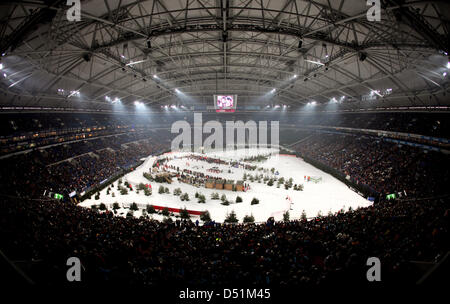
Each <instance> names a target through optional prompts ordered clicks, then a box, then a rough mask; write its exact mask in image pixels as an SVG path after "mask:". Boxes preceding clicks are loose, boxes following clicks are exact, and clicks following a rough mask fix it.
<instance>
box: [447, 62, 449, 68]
mask: <svg viewBox="0 0 450 304" xmlns="http://www.w3.org/2000/svg"><path fill="white" fill-rule="evenodd" d="M447 69H450V61H449V62H447Z"/></svg>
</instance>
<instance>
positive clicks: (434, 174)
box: [293, 133, 450, 197]
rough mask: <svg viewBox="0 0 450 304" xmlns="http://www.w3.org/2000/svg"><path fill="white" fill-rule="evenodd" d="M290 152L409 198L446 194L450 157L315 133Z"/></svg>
mask: <svg viewBox="0 0 450 304" xmlns="http://www.w3.org/2000/svg"><path fill="white" fill-rule="evenodd" d="M293 149H294V150H295V151H298V152H300V154H301V155H303V156H307V157H310V158H312V159H315V160H317V161H319V162H321V163H323V164H325V165H327V166H329V167H331V168H333V169H336V170H338V171H339V172H342V173H343V174H345V175H346V176H349V177H350V178H351V179H352V180H355V181H356V182H358V183H362V184H365V185H368V186H370V187H371V188H372V189H374V190H375V191H377V192H379V193H381V194H389V193H398V192H403V193H406V195H407V196H410V197H425V196H433V195H438V194H441V193H448V192H449V190H448V184H449V182H450V181H449V177H450V157H449V155H446V154H444V153H441V152H434V151H427V150H423V149H421V148H418V147H412V146H408V145H402V146H399V145H397V144H395V143H392V142H387V141H383V140H382V139H381V138H370V137H360V136H354V135H343V134H328V133H316V134H315V135H313V136H311V137H309V138H307V139H305V140H304V141H302V142H301V143H298V144H296V145H294V147H293Z"/></svg>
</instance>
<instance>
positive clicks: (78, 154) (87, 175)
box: [0, 133, 169, 197]
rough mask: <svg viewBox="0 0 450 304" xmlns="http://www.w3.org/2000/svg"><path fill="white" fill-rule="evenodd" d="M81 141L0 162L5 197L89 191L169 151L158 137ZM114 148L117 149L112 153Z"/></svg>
mask: <svg viewBox="0 0 450 304" xmlns="http://www.w3.org/2000/svg"><path fill="white" fill-rule="evenodd" d="M146 135H147V136H152V137H151V138H148V137H147V139H144V140H143V139H142V138H143V137H144V136H145V134H126V135H121V136H114V137H106V138H99V139H96V140H92V141H81V142H76V143H72V144H69V145H59V146H55V147H51V148H49V149H43V150H38V149H35V150H33V151H31V152H29V153H23V154H18V155H13V156H11V157H7V158H3V159H0V167H1V168H0V170H1V176H0V190H1V192H2V194H8V195H13V196H20V197H39V196H40V195H42V194H43V193H44V191H45V190H47V191H52V192H56V193H60V194H63V195H67V194H68V193H71V192H73V191H77V192H78V193H82V192H83V191H86V190H87V189H88V188H89V187H91V186H93V185H96V184H98V183H100V182H102V181H104V180H105V179H107V178H109V177H111V176H113V175H115V174H117V173H119V172H121V171H122V170H124V169H127V168H129V167H130V166H132V165H135V164H137V163H138V161H139V160H140V159H141V158H143V157H147V156H149V155H152V154H157V153H160V152H161V151H164V150H167V149H168V148H169V145H168V142H167V140H166V139H164V138H161V137H160V136H159V135H158V134H151V135H150V134H148V133H147V134H146ZM113 148H115V149H113Z"/></svg>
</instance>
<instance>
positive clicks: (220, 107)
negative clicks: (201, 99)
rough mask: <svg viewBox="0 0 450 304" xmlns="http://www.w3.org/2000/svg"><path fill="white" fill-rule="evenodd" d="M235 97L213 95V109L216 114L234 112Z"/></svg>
mask: <svg viewBox="0 0 450 304" xmlns="http://www.w3.org/2000/svg"><path fill="white" fill-rule="evenodd" d="M236 104H237V95H214V108H215V109H216V112H218V113H221V112H235V111H236Z"/></svg>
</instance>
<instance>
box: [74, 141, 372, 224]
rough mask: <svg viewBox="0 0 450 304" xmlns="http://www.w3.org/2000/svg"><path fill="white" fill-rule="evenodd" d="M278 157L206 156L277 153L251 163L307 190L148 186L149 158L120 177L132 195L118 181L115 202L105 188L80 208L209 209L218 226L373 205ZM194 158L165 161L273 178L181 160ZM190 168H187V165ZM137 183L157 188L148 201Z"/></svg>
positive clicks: (298, 160) (325, 177) (257, 186)
mask: <svg viewBox="0 0 450 304" xmlns="http://www.w3.org/2000/svg"><path fill="white" fill-rule="evenodd" d="M276 152H277V151H275V150H270V149H242V150H235V151H223V152H209V153H205V154H203V155H205V156H210V157H217V158H221V159H223V160H239V159H242V158H243V157H245V156H249V155H267V154H268V153H273V155H272V156H271V157H270V158H269V159H268V160H267V161H265V162H255V163H252V164H254V165H257V166H258V167H263V168H267V169H269V170H270V169H271V168H275V169H276V171H278V172H279V175H278V177H284V178H285V180H287V179H289V178H291V177H292V178H293V180H294V181H293V184H303V185H304V190H303V191H295V190H293V189H292V188H291V189H289V190H285V189H284V186H283V185H281V186H280V188H277V187H276V182H275V183H274V185H273V186H271V187H270V186H267V185H265V184H264V183H263V181H262V182H261V183H258V182H257V181H255V182H250V181H249V180H247V181H246V183H249V184H250V187H251V188H250V190H248V191H247V192H235V191H228V190H216V189H206V188H203V187H201V188H197V187H194V186H191V185H188V184H185V183H181V182H178V181H177V179H176V178H175V179H174V180H173V182H172V184H167V183H162V184H159V183H156V182H151V183H150V182H149V181H148V180H147V179H146V178H144V177H143V175H142V174H143V173H144V172H149V170H150V169H151V167H152V164H153V162H154V160H155V159H156V157H155V156H149V157H148V158H147V159H146V161H145V162H144V163H143V164H142V165H141V166H139V167H138V168H137V169H136V170H134V171H133V172H131V173H129V174H127V175H125V176H124V177H123V178H122V180H123V181H124V182H125V181H128V182H129V183H130V184H131V185H133V191H129V192H128V194H127V195H120V193H119V191H118V190H117V186H118V181H116V182H114V187H113V188H111V192H114V193H115V197H112V196H111V194H110V195H107V194H106V191H107V188H105V189H103V190H102V191H101V192H100V200H95V199H94V195H92V198H91V199H86V200H85V201H84V202H82V203H81V204H80V205H81V206H84V207H90V206H91V205H99V204H100V203H105V204H106V205H107V207H108V208H110V207H111V206H112V204H113V203H114V202H117V203H119V205H120V206H124V207H127V206H129V204H131V203H133V202H136V203H137V204H138V205H139V206H140V207H142V206H145V205H147V204H150V205H156V206H164V207H171V208H187V209H188V210H196V211H205V210H208V211H209V213H210V214H211V218H212V219H213V220H215V221H216V222H223V221H224V219H225V217H226V215H227V214H228V213H230V212H231V211H232V210H234V211H235V212H236V215H237V217H238V219H239V221H240V222H242V219H243V217H244V216H246V215H253V216H254V218H255V221H256V222H264V221H266V220H267V219H268V218H269V217H271V216H273V217H274V218H275V220H277V221H279V220H282V219H283V213H284V212H285V211H289V214H290V219H299V218H300V216H301V214H302V211H303V210H304V211H305V213H306V215H307V217H308V218H310V217H315V216H317V215H318V213H319V212H320V213H321V214H322V215H327V214H328V213H329V212H332V213H335V212H338V211H339V210H341V209H342V208H344V209H345V210H347V209H348V208H349V207H351V208H352V209H356V208H358V207H367V206H370V205H371V204H372V202H370V201H368V200H367V199H365V198H363V197H361V196H360V195H358V194H357V193H356V192H354V191H352V190H351V189H349V188H348V187H347V186H346V185H345V184H344V183H342V182H340V181H339V180H337V179H336V178H334V177H333V176H331V175H329V174H327V173H325V172H323V171H321V170H319V169H317V168H315V167H314V166H312V165H310V164H308V163H306V162H305V161H303V160H302V159H301V158H297V157H295V156H288V155H278V154H276ZM192 154H197V155H199V154H198V153H190V152H172V153H167V154H165V155H164V156H168V157H169V158H174V159H172V160H171V161H169V162H168V164H173V165H175V166H179V167H180V170H182V169H184V168H188V169H190V170H193V171H197V172H204V173H205V174H208V175H213V176H220V177H223V178H225V179H232V180H242V177H243V174H244V172H246V173H248V174H252V175H255V174H256V173H258V174H264V175H268V176H269V177H270V176H274V175H272V173H271V172H270V171H269V172H268V173H263V171H258V170H256V171H250V170H244V169H243V168H234V167H231V166H228V165H217V164H208V163H207V162H205V161H194V160H187V159H186V158H181V157H183V156H187V155H192ZM187 163H189V165H188V164H187ZM211 167H219V169H221V170H223V173H222V174H214V173H213V174H211V173H208V172H207V171H206V170H207V169H208V168H211ZM228 170H231V173H228ZM305 175H306V176H314V177H321V178H322V181H321V182H319V183H317V184H315V183H313V182H307V181H304V176H305ZM139 183H144V184H149V183H150V184H151V185H152V189H153V193H152V195H151V196H145V195H144V192H143V191H140V192H139V194H136V186H137V185H138V184H139ZM160 185H163V186H165V187H168V188H169V190H170V194H159V193H158V188H159V186H160ZM175 188H181V190H182V192H183V193H184V192H187V193H188V194H189V198H190V201H181V200H180V197H179V196H174V195H173V194H172V193H173V190H174V189H175ZM195 192H199V193H201V194H204V195H205V197H206V203H205V204H200V203H198V202H197V199H196V198H195V196H194V195H195ZM213 192H217V193H219V196H222V194H225V195H226V196H227V199H228V200H229V201H230V203H231V204H230V205H229V206H224V205H221V201H220V200H212V199H211V194H212V193H213ZM236 196H240V197H242V199H243V202H242V203H234V202H235V199H236ZM254 197H255V198H258V199H259V204H257V205H250V202H251V200H252V199H253V198H254ZM287 197H290V198H291V201H289V200H288V199H287ZM291 202H292V203H291ZM121 213H122V214H121ZM126 213H127V209H124V208H121V209H120V210H118V216H125V215H126ZM141 214H142V212H141V210H139V211H136V212H134V216H140V215H141ZM152 218H154V219H158V220H161V219H162V218H163V217H162V216H161V215H158V214H154V215H152ZM192 219H193V220H196V219H198V216H197V217H192Z"/></svg>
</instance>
